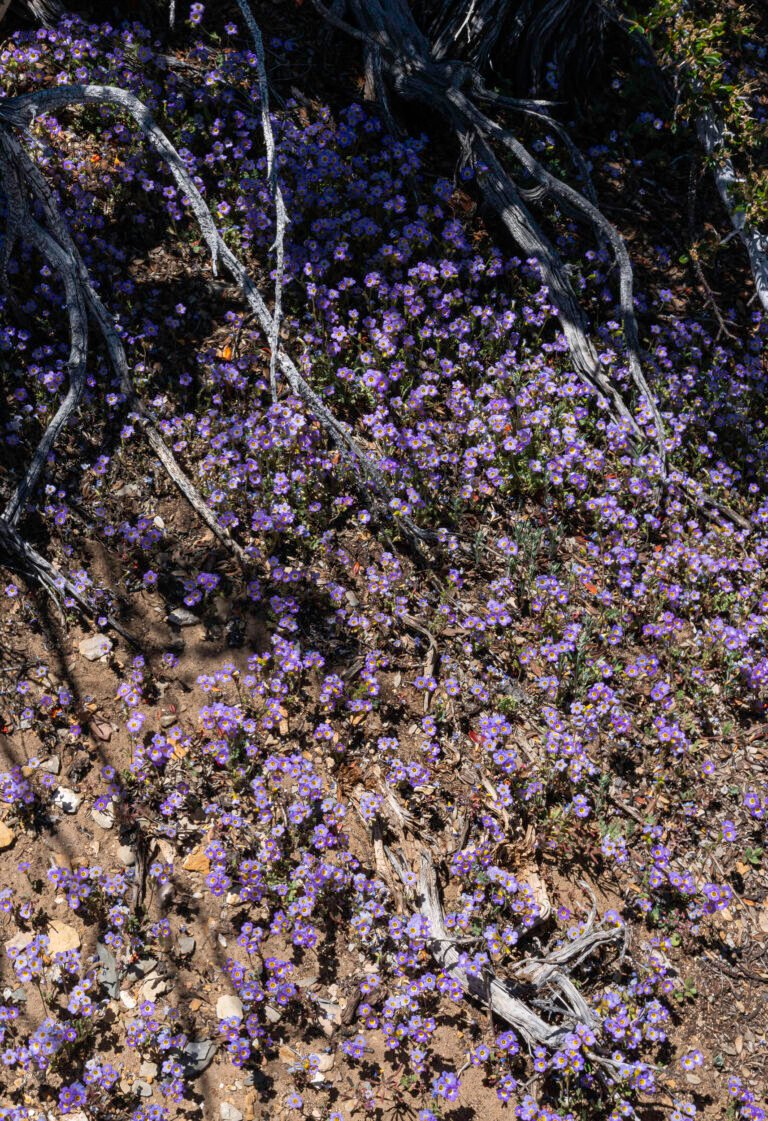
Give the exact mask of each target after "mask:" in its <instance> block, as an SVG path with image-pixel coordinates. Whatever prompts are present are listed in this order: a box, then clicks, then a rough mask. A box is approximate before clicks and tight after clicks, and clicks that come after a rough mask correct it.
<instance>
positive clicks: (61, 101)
mask: <svg viewBox="0 0 768 1121" xmlns="http://www.w3.org/2000/svg"><path fill="white" fill-rule="evenodd" d="M84 104H97V105H111V106H114V107H115V108H118V109H122V110H123V111H125V112H127V113H129V114H130V116H131V117H132V118H133V120H134V121H135V122H136V124H137V126H138V127H139V130H140V131H141V133H142V134H143V135H144V136H145V138H146V139H147V141H148V142H149V144H150V146H151V148H152V149H153V151H154V152H155V153H156V154H157V155H158V156H159V157H160V159H162V160H163V162H164V163H165V164H166V165H167V167H168V169H169V170H170V172H171V174H172V175H173V177H174V179H175V180H176V183H177V184H178V186H179V187H180V188H181V190H182V192H183V194H184V195H185V196H186V198H187V199H188V202H189V206H190V209H191V210H192V212H193V214H194V216H195V219H196V220H197V223H198V225H199V227H200V230H201V233H202V235H203V238H204V239H205V241H206V243H207V245H208V248H209V250H210V253H211V260H212V265H213V271H214V275H215V274H216V270H217V266H218V262H219V261H221V262H222V263H223V264H224V266H225V268H226V269H227V271H228V272H229V273H230V275H231V276H232V277H233V278H234V279H235V280H236V281H237V283H238V284H239V286H240V288H241V291H242V293H243V296H244V298H245V300H246V302H247V303H248V305H249V307H250V308H251V310H252V311H253V312H254V313H255V316H256V319H257V320H258V322H259V325H260V326H261V328H262V330H263V331H264V333H265V335H266V336H267V337H268V338H270V337H272V336H273V333H274V317H273V315H271V314H270V312H269V309H268V307H267V305H266V303H265V302H264V300H263V298H262V296H261V293H260V292H259V290H258V288H257V287H256V285H255V284H254V282H253V280H252V279H251V277H250V275H249V273H248V270H247V269H246V268H245V266H244V265H243V264H242V262H241V261H240V260H239V259H238V258H237V257H236V256H235V254H234V253H233V252H232V251H231V249H229V247H228V246H227V244H226V243H225V242H224V240H223V239H222V237H221V234H220V233H219V231H218V229H217V227H216V224H215V222H214V220H213V216H212V214H211V212H210V210H209V208H208V205H207V204H206V202H205V200H204V199H203V197H202V195H201V194H200V192H199V191H198V189H197V187H196V186H195V184H194V182H193V181H192V177H191V176H190V174H189V172H188V171H187V169H186V167H185V166H184V163H183V161H182V159H181V157H180V156H179V154H178V152H177V151H176V149H175V148H174V146H173V145H172V144H171V142H170V140H168V138H167V137H166V135H165V133H164V132H163V131H162V130H161V129H160V128H159V127H158V126H157V124H156V123H155V121H154V119H153V118H152V115H151V113H150V112H149V110H148V109H147V107H146V106H145V105H144V104H143V102H141V101H140V100H139V99H138V98H137V97H135V96H134V95H133V94H131V93H128V92H127V91H126V90H122V89H118V88H116V87H114V86H98V85H72V86H57V87H54V88H48V89H44V90H37V91H35V92H33V93H28V94H22V95H20V96H19V97H15V98H8V99H7V100H6V101H4V102H3V104H2V106H1V107H0V121H3V122H5V123H6V124H9V125H15V126H16V127H22V128H28V127H29V125H30V124H31V123H32V121H33V120H34V118H35V117H36V116H37V115H38V114H39V113H43V112H46V111H50V110H56V109H62V108H66V107H70V106H74V105H84ZM30 162H31V161H30ZM33 166H34V165H33ZM276 361H277V365H278V366H279V368H280V369H281V371H282V372H283V374H284V375H285V377H286V380H287V381H288V384H289V386H290V388H291V390H292V392H293V393H295V394H296V396H297V397H300V398H301V399H302V400H303V401H304V402H305V403H306V404H307V406H308V407H309V409H310V410H311V411H312V413H313V414H314V416H315V417H316V418H317V420H318V421H319V422H320V424H321V425H322V427H323V428H324V429H325V430H326V432H327V433H328V435H329V436H330V438H331V439H332V441H333V442H334V443H335V444H336V446H337V448H338V450H339V453H340V455H341V457H342V459H343V460H344V462H345V465H346V466H347V467H348V468H349V469H350V471H351V477H352V481H353V483H354V485H355V486H356V489H357V490H358V492H359V493H360V494H361V496H362V497H363V498H364V499H365V500H367V501H369V502H371V504H372V505H373V506H374V508H375V509H377V510H378V511H379V513H381V514H384V515H385V516H388V517H392V516H393V513H392V510H393V504H394V503H396V495H395V493H394V491H393V490H392V488H391V487H390V486H389V484H388V483H387V481H386V479H385V477H384V475H383V473H382V472H381V471H380V470H379V468H378V467H377V466H376V464H375V463H374V462H373V461H372V460H371V459H370V457H369V456H368V455H367V454H366V453H365V452H364V451H363V450H362V448H360V447H359V445H358V443H357V441H356V440H355V439H354V437H353V436H352V434H351V431H350V429H349V427H348V425H346V424H344V423H343V422H342V421H339V420H337V418H336V417H335V416H334V415H333V413H331V411H330V410H329V409H328V408H327V406H326V405H325V404H323V402H322V401H321V399H320V397H319V396H318V394H317V393H316V391H315V390H314V389H313V388H312V387H311V386H310V385H309V383H308V382H307V381H306V379H305V378H304V377H303V376H302V374H301V373H300V372H299V369H298V367H297V366H296V364H295V363H294V362H293V360H292V359H291V358H290V357H289V356H288V355H287V354H286V352H285V351H284V350H283V349H282V348H280V349H279V351H278V353H277V359H276ZM170 454H171V453H170V452H168V455H170ZM179 471H181V469H180V468H179ZM190 487H191V484H190ZM200 501H201V502H203V500H202V499H200ZM211 516H212V517H214V518H215V515H213V514H212V512H211ZM397 523H398V525H399V526H400V528H401V530H402V531H403V533H404V534H405V536H406V537H408V538H409V539H410V540H411V542H414V543H415V542H417V541H422V542H434V541H435V540H436V539H437V535H436V534H435V533H434V532H433V531H430V530H426V529H423V528H422V527H421V526H419V525H417V524H416V522H414V521H413V519H412V518H411V517H410V516H408V515H401V516H398V517H397Z"/></svg>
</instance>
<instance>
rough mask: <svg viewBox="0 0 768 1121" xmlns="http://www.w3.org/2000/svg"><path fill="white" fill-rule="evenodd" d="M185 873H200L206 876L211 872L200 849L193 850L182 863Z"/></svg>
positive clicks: (207, 860)
mask: <svg viewBox="0 0 768 1121" xmlns="http://www.w3.org/2000/svg"><path fill="white" fill-rule="evenodd" d="M184 868H185V869H186V870H187V872H200V873H201V875H203V876H206V875H207V874H208V873H209V872H210V870H211V862H210V860H209V859H208V857H207V856H206V855H205V852H204V851H203V850H202V849H195V851H194V852H191V853H190V854H189V856H188V857H187V858H186V859H185V861H184Z"/></svg>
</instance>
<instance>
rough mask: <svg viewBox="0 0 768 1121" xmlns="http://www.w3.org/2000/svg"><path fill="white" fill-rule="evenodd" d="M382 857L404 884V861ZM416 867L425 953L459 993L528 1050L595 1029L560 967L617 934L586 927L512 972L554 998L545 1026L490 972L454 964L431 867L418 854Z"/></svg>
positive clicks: (600, 1059)
mask: <svg viewBox="0 0 768 1121" xmlns="http://www.w3.org/2000/svg"><path fill="white" fill-rule="evenodd" d="M387 857H388V859H389V861H390V863H391V864H392V867H393V868H394V869H395V871H396V872H397V873H398V875H399V876H400V879H401V880H402V881H403V884H404V885H407V872H408V869H407V868H406V865H405V862H404V861H403V860H401V859H400V857H398V856H397V855H396V854H395V853H394V852H392V851H391V850H389V849H388V850H387ZM419 863H420V867H419V887H418V900H417V903H418V907H419V911H420V912H421V914H422V915H424V917H425V918H426V919H427V920H428V922H429V930H430V937H429V939H428V945H429V949H430V952H431V954H432V956H433V957H434V958H435V960H436V962H437V963H438V965H439V966H440V968H441V969H443V970H445V972H446V973H449V974H450V975H451V976H452V977H454V978H456V980H458V982H459V983H460V985H461V987H462V988H463V989H464V991H465V992H467V993H469V995H470V996H473V997H475V998H476V999H477V1000H478V1001H480V1002H481V1003H482V1004H483V1005H485V1006H487V1007H489V1009H490V1011H491V1012H492V1013H493V1014H494V1015H496V1016H498V1017H499V1018H500V1019H501V1020H503V1021H504V1022H505V1023H506V1024H508V1025H509V1026H510V1027H511V1028H514V1030H515V1031H516V1032H518V1033H519V1034H520V1035H521V1036H522V1038H523V1039H524V1040H525V1042H526V1043H527V1045H528V1046H529V1047H536V1046H540V1045H544V1046H546V1047H549V1048H553V1047H557V1046H558V1045H559V1044H560V1043H561V1042H562V1041H563V1039H564V1037H565V1036H567V1035H568V1033H569V1032H572V1031H573V1030H574V1028H575V1027H576V1026H577V1025H578V1024H586V1025H587V1026H588V1027H596V1026H597V1023H596V1019H595V1016H594V1013H593V1012H592V1010H591V1009H590V1008H589V1006H588V1005H587V1003H586V1001H585V1000H584V998H583V997H582V996H581V994H580V993H579V991H578V989H576V987H575V985H574V984H573V982H572V981H571V980H570V979H569V977H568V976H567V974H566V973H565V972H564V970H563V968H562V967H563V966H565V965H571V966H573V965H575V964H578V962H579V961H581V960H583V959H584V957H586V956H587V955H588V954H590V953H592V952H593V951H594V950H595V949H597V948H599V947H600V946H604V945H608V944H611V943H615V942H617V941H618V940H619V938H620V932H618V931H613V930H602V929H599V930H595V929H594V928H591V927H590V924H588V929H587V931H586V932H585V933H584V934H582V935H581V936H580V937H579V938H578V939H575V940H574V942H572V943H570V944H569V945H567V946H565V947H563V949H561V950H557V951H555V952H554V953H552V954H551V955H548V956H547V957H545V958H541V959H537V960H535V961H530V962H526V963H523V964H522V965H521V966H520V968H519V969H518V970H517V971H516V972H515V976H516V977H517V978H519V979H520V980H521V981H524V982H525V983H526V984H528V985H533V986H534V987H536V988H537V989H542V990H544V989H549V990H552V991H554V992H555V993H556V995H557V998H558V1006H557V1007H556V1006H554V1005H553V1007H552V1022H548V1021H547V1020H544V1019H543V1018H542V1017H541V1016H540V1015H539V1014H538V1013H537V1012H534V1011H533V1010H532V1009H531V1008H530V1007H529V1006H528V1005H527V1004H526V1003H525V1001H523V1000H522V999H521V998H520V997H519V996H518V995H517V994H516V993H515V992H514V990H513V989H512V988H511V986H509V985H507V984H505V983H504V982H503V981H501V980H500V979H499V978H498V977H497V976H496V975H495V974H494V973H492V972H488V973H487V974H486V976H484V977H476V976H473V975H472V974H469V973H467V972H466V970H465V969H463V968H462V967H461V965H459V959H460V955H459V952H458V950H457V949H456V945H457V940H456V939H455V938H453V937H452V936H451V934H450V932H449V930H448V929H447V927H446V925H445V916H444V913H443V907H442V903H441V902H440V891H439V888H438V883H437V873H436V871H435V866H434V863H433V861H432V859H431V857H430V856H429V855H428V854H427V853H426V852H424V851H423V850H422V851H421V852H420V854H419ZM595 1061H596V1062H597V1063H598V1064H599V1065H605V1064H604V1062H603V1057H602V1056H600V1055H597V1054H596V1055H595Z"/></svg>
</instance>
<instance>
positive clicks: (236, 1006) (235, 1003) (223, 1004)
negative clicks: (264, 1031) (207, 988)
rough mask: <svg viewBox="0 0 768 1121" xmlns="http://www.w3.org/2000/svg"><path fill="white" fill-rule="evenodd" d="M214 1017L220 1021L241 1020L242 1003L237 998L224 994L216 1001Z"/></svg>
mask: <svg viewBox="0 0 768 1121" xmlns="http://www.w3.org/2000/svg"><path fill="white" fill-rule="evenodd" d="M216 1015H217V1016H218V1018H219V1019H220V1020H231V1019H232V1018H233V1017H234V1018H235V1019H237V1020H242V1018H243V1002H242V1001H241V1000H240V998H239V997H237V996H232V995H231V994H230V993H226V994H225V995H224V996H220V997H219V999H218V1000H217V1001H216Z"/></svg>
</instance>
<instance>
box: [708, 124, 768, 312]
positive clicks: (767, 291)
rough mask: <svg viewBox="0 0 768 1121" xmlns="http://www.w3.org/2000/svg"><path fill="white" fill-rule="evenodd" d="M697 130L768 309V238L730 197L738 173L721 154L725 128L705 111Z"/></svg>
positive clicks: (766, 309) (721, 196) (759, 291)
mask: <svg viewBox="0 0 768 1121" xmlns="http://www.w3.org/2000/svg"><path fill="white" fill-rule="evenodd" d="M696 132H697V135H698V137H699V140H700V141H701V144H702V146H703V148H704V151H705V152H706V153H707V155H708V156H710V157H711V158H712V159H713V160H714V161H715V166H714V177H715V186H716V187H717V193H718V194H719V195H720V198H721V200H722V203H723V206H724V207H725V209H726V210H727V211H728V217H729V218H730V220H731V225H732V226H733V228H734V230H735V231H736V233H737V234H738V235H739V238H740V239H741V242H742V244H743V245H744V248H745V249H746V251H747V256H748V257H749V264H750V267H751V269H752V276H753V278H754V281H755V291H756V293H757V298H758V299H759V300H760V303H761V304H762V305H763V308H764V309H765V311H768V238H766V237H764V236H763V234H761V233H760V231H759V230H756V229H755V228H754V227H753V226H751V225H750V224H749V223H748V222H747V218H746V215H745V213H744V211H743V209H740V208H739V207H738V206H737V205H736V201H735V200H734V198H733V186H734V184H735V183H737V182H738V176H737V175H736V172H735V170H734V167H733V163H732V162H731V160H730V159H728V157H727V156H725V157H724V156H723V148H724V146H725V129H724V128H723V126H722V124H721V123H720V122H719V121H718V120H717V119H716V118H715V116H714V114H712V113H704V114H703V115H702V116H701V117H699V119H698V121H697V122H696Z"/></svg>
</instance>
